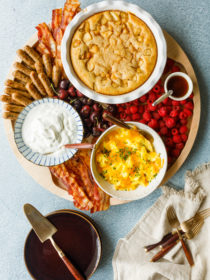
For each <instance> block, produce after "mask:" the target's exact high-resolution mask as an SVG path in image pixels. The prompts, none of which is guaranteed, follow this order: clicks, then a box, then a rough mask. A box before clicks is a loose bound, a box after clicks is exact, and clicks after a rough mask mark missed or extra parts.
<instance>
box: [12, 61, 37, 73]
mask: <svg viewBox="0 0 210 280" xmlns="http://www.w3.org/2000/svg"><path fill="white" fill-rule="evenodd" d="M14 67H15V69H16V70H19V71H20V72H22V73H23V74H25V75H27V76H30V73H31V71H33V70H31V69H30V68H28V67H26V66H25V65H23V63H20V62H15V63H14Z"/></svg>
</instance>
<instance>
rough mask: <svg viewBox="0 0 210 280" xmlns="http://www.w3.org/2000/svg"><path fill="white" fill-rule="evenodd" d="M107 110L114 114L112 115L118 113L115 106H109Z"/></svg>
mask: <svg viewBox="0 0 210 280" xmlns="http://www.w3.org/2000/svg"><path fill="white" fill-rule="evenodd" d="M107 110H108V111H109V112H110V113H112V114H114V113H116V111H117V110H116V106H115V105H109V106H108V107H107Z"/></svg>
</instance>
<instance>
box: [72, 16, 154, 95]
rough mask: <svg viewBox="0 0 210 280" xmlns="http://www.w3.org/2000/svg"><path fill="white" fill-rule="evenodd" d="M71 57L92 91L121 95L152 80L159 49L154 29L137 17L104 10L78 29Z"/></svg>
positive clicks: (76, 71) (79, 73) (79, 75)
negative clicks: (153, 32)
mask: <svg viewBox="0 0 210 280" xmlns="http://www.w3.org/2000/svg"><path fill="white" fill-rule="evenodd" d="M70 56H71V61H72V65H73V68H74V71H75V73H76V74H77V75H78V77H79V78H80V80H81V81H82V82H83V83H84V84H86V85H87V86H88V87H89V88H91V89H93V90H95V91H96V92H98V93H101V94H106V95H120V94H125V93H128V92H130V91H132V90H134V89H136V88H138V87H139V86H141V85H142V84H143V83H144V82H145V81H146V80H147V79H148V78H149V76H150V75H151V73H152V71H153V69H154V67H155V64H156V60H157V46H156V41H155V38H154V36H153V34H152V32H151V30H150V29H149V27H148V26H147V25H146V24H145V23H144V22H143V21H142V20H140V19H139V18H138V17H136V16H135V15H133V14H131V13H127V12H122V11H105V12H100V13H97V14H95V15H93V16H91V17H89V18H88V19H86V20H85V21H83V22H82V23H81V25H80V26H79V27H78V28H77V30H76V32H75V33H74V35H73V38H72V43H71V48H70Z"/></svg>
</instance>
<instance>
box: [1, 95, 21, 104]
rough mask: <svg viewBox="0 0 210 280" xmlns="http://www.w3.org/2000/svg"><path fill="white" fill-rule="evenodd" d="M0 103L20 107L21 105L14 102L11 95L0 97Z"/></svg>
mask: <svg viewBox="0 0 210 280" xmlns="http://www.w3.org/2000/svg"><path fill="white" fill-rule="evenodd" d="M0 101H1V102H5V103H10V104H14V105H19V104H20V103H18V102H16V101H14V100H13V99H12V97H11V96H9V95H0Z"/></svg>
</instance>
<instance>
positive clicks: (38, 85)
mask: <svg viewBox="0 0 210 280" xmlns="http://www.w3.org/2000/svg"><path fill="white" fill-rule="evenodd" d="M30 77H31V80H32V82H33V84H34V85H35V87H36V88H37V89H38V90H39V92H40V94H41V95H42V96H46V95H47V93H46V91H45V89H44V87H43V85H42V83H41V81H40V79H39V77H38V75H37V73H36V72H34V71H33V72H31V75H30Z"/></svg>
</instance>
